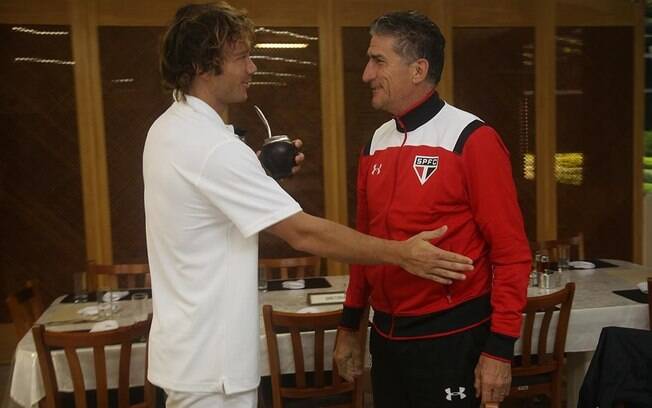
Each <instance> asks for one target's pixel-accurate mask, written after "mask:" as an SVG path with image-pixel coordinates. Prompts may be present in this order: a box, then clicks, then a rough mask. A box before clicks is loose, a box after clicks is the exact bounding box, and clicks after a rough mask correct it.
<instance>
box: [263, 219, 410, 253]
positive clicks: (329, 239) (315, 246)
mask: <svg viewBox="0 0 652 408" xmlns="http://www.w3.org/2000/svg"><path fill="white" fill-rule="evenodd" d="M290 218H291V219H287V220H284V221H281V222H280V223H278V224H276V225H274V226H272V227H270V228H268V231H269V232H271V233H272V234H274V235H277V236H279V237H280V238H282V239H284V240H285V241H286V242H287V243H288V244H290V245H291V246H292V247H293V248H294V249H297V250H300V251H304V252H310V253H312V254H315V255H319V256H322V257H326V258H332V259H336V260H339V261H342V262H346V263H359V264H379V263H389V264H396V265H400V264H401V263H402V261H403V259H402V258H403V257H402V255H401V254H402V253H401V249H400V245H401V243H400V242H397V241H388V240H385V239H381V238H375V237H372V236H369V235H365V234H362V233H360V232H358V231H356V230H354V229H351V228H349V227H346V226H344V225H340V224H337V223H335V222H332V221H329V220H326V219H323V218H318V217H314V216H312V215H309V214H306V213H299V214H295V215H293V216H292V217H290Z"/></svg>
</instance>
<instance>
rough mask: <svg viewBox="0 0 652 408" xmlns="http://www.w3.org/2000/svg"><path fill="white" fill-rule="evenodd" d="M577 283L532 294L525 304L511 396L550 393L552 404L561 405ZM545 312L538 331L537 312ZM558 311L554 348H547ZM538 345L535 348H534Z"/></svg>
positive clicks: (513, 365) (522, 396)
mask: <svg viewBox="0 0 652 408" xmlns="http://www.w3.org/2000/svg"><path fill="white" fill-rule="evenodd" d="M574 293H575V284H574V283H572V282H571V283H568V284H566V287H565V288H564V289H562V290H560V291H558V292H555V293H552V294H550V295H544V296H537V297H531V298H528V300H527V305H526V307H525V311H524V312H525V322H524V324H523V335H522V338H521V341H522V351H521V356H519V357H517V358H515V359H514V363H513V364H512V387H511V390H510V393H509V397H510V398H512V397H513V398H529V397H532V396H535V395H547V396H548V397H549V398H550V401H551V407H553V408H560V407H561V377H562V369H563V366H564V348H565V346H566V333H567V331H568V320H569V318H570V311H571V306H572V304H573V294H574ZM541 313H543V316H542V319H541V327H540V328H539V329H538V332H536V333H535V327H534V323H535V321H536V315H537V314H539V315H540V314H541ZM555 313H557V314H558V319H557V324H556V327H553V328H552V330H554V333H555V337H554V346H553V350H552V352H550V351H549V350H548V344H547V343H548V342H547V338H548V333H549V332H550V331H551V323H552V317H553V314H555ZM534 346H536V352H534V353H533V351H532V348H533V347H534Z"/></svg>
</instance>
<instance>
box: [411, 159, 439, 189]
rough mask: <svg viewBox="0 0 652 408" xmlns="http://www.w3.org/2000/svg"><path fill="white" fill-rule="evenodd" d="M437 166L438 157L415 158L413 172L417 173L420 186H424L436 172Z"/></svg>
mask: <svg viewBox="0 0 652 408" xmlns="http://www.w3.org/2000/svg"><path fill="white" fill-rule="evenodd" d="M438 165H439V156H415V157H414V164H413V165H412V167H413V168H414V172H415V173H417V177H418V178H419V182H420V183H421V185H424V184H425V183H426V181H428V179H429V178H430V176H432V174H433V173H434V172H435V171H436V170H437V166H438Z"/></svg>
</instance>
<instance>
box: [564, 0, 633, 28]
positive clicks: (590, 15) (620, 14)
mask: <svg viewBox="0 0 652 408" xmlns="http://www.w3.org/2000/svg"><path fill="white" fill-rule="evenodd" d="M639 3H640V2H639V1H613V0H592V1H586V0H558V2H557V4H558V5H557V11H558V14H557V25H560V26H627V25H633V24H634V22H635V21H636V19H637V16H638V14H639V13H641V7H640V5H639Z"/></svg>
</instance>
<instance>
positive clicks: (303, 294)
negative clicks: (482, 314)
mask: <svg viewBox="0 0 652 408" xmlns="http://www.w3.org/2000/svg"><path fill="white" fill-rule="evenodd" d="M604 265H606V266H604ZM648 276H652V268H648V267H645V266H642V265H638V264H634V263H631V262H626V261H619V260H605V262H603V266H602V267H599V268H597V269H582V270H579V269H578V270H570V271H567V272H564V274H563V276H562V281H563V282H566V281H571V282H575V286H576V289H575V296H574V300H573V307H572V311H571V317H570V322H569V327H568V335H567V340H566V352H567V365H566V370H567V376H566V381H567V388H566V391H567V392H566V401H567V406H569V407H570V406H576V402H577V395H578V393H579V388H580V386H581V382H582V379H583V378H584V373H585V372H586V369H587V368H588V364H589V362H590V359H591V356H592V352H593V351H594V350H595V348H596V346H597V342H598V338H599V335H600V331H601V330H602V328H603V327H607V326H620V327H630V328H638V329H648V328H649V318H648V307H647V304H644V303H641V302H640V296H639V297H638V298H637V297H636V296H634V297H633V298H635V299H637V300H632V299H631V298H629V297H625V296H622V295H621V294H617V293H614V291H626V292H627V293H630V294H631V293H634V294H635V292H636V291H637V290H638V288H637V283H639V282H642V281H644V280H646V278H647V277H648ZM310 279H315V278H306V279H305V281H309V280H310ZM318 279H321V280H322V281H325V282H327V283H326V285H320V286H321V287H317V288H308V289H305V288H304V289H286V288H284V287H283V286H282V285H280V284H278V285H273V284H272V283H273V282H271V281H270V282H269V285H268V287H269V288H272V287H274V288H276V289H279V290H267V291H259V304H260V305H261V308H262V305H265V304H270V305H272V306H273V308H274V310H280V311H285V312H295V313H314V312H323V311H331V310H339V309H341V307H342V305H341V303H331V304H316V303H315V299H317V298H316V297H313V298H312V299H311V298H310V296H315V295H320V296H321V295H322V294H325V295H326V296H325V297H324V296H321V297H322V299H329V298H339V297H341V295H342V294H343V293H344V292H345V291H346V287H347V284H348V276H345V275H343V276H325V277H320V278H318ZM306 286H308V287H310V286H311V285H306ZM323 286H327V287H323ZM288 287H294V288H296V287H297V286H293V285H288ZM555 290H557V289H540V288H529V289H528V296H539V295H544V294H548V293H551V292H553V291H555ZM331 295H332V296H331ZM630 297H632V296H630ZM64 299H66V297H64V296H61V297H59V298H58V299H56V300H55V301H54V302H53V303H52V304H51V305H50V306H49V307H48V308H47V310H46V311H45V313H44V314H43V315H42V316H41V317H40V318H39V319H38V321H37V323H40V324H45V325H46V328H47V329H48V330H83V329H89V328H90V327H92V325H93V324H94V322H88V321H79V320H81V319H79V318H78V316H79V315H78V313H77V311H78V310H79V309H81V308H83V307H85V306H86V305H85V304H83V303H81V304H80V303H65V302H64V301H63V300H64ZM311 300H313V303H312V304H311V303H310V301H311ZM150 302H151V300H150ZM117 303H118V304H119V305H120V310H119V311H118V313H117V314H116V315H115V316H114V319H115V320H116V321H117V322H118V324H119V325H129V324H133V322H134V321H135V319H137V317H136V316H137V312H136V306H135V304H132V301H131V300H128V299H127V300H124V301H118V302H117ZM148 307H149V308H150V310H151V303H150V304H149V305H148ZM313 335H314V334H313V333H304V334H303V335H302V336H303V344H304V353H305V354H306V355H305V359H306V367H305V369H306V370H307V371H308V370H310V369H311V367H312V359H311V356H312V353H313V350H312V348H313V347H312V346H313V344H312V341H311V336H313ZM553 335H554V333H550V338H549V341H552V336H553ZM325 341H326V344H325V346H324V349H325V350H332V349H333V346H334V341H335V330H332V331H329V332H327V333H326V335H325ZM278 342H279V353H280V367H281V371H282V372H283V373H292V372H293V371H294V364H293V357H292V342H291V339H290V336H289V334H281V335H279V336H278ZM259 346H260V347H259V363H260V364H259V365H260V374H261V376H265V375H269V363H268V356H267V342H266V338H265V329H264V324H263V320H262V313H261V316H260V343H259ZM520 347H521V345H520V342H518V341H517V343H516V346H515V351H516V354H518V353H520ZM59 354H60V355H58V356H57V355H56V353H55V370H56V371H57V377H58V380H59V389H60V390H61V391H64V392H70V391H72V382H71V380H70V374H69V372H68V368H67V364H66V363H65V357H64V356H63V353H59ZM366 354H367V358H366V361H365V364H366V365H367V366H369V365H370V359H369V358H368V350H367V353H366ZM118 355H119V350H118V349H117V347H116V349H115V350H110V349H108V350H107V353H106V356H107V357H106V358H107V367H108V368H107V369H108V371H109V372H108V377H109V387H110V388H111V387H116V386H117V384H116V381H117V364H118ZM80 358H81V360H82V369H83V372H84V377H85V378H87V381H86V386H87V388H88V389H93V388H94V385H95V384H94V375H93V373H92V357H91V355H90V351H89V352H88V355H87V356H80ZM84 360H86V363H83V361H84ZM331 360H332V359H331V358H328V356H327V358H326V359H325V365H326V366H327V367H326V369H328V368H330V362H331ZM144 362H145V346H144V344H140V345H135V346H134V348H133V353H132V366H133V369H132V373H131V375H130V378H131V385H132V386H138V385H142V380H143V378H144V376H143V370H144V366H145V364H144ZM44 396H45V391H44V388H43V384H42V381H41V374H40V369H39V365H38V358H37V354H36V349H35V346H34V341H33V339H32V335H31V332H29V333H27V334H26V335H25V336H24V337H23V338H22V339H21V340H20V342H19V343H18V345H17V347H16V352H15V358H14V364H13V369H12V376H11V385H10V397H11V399H12V400H13V401H14V402H15V403H17V404H19V405H20V406H23V407H31V406H35V405H36V404H38V402H39V400H41V399H42V398H43V397H44Z"/></svg>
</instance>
